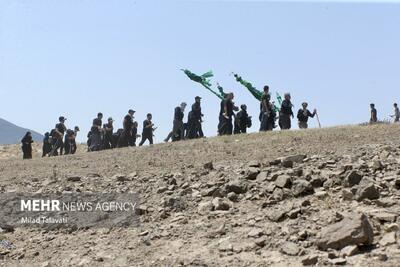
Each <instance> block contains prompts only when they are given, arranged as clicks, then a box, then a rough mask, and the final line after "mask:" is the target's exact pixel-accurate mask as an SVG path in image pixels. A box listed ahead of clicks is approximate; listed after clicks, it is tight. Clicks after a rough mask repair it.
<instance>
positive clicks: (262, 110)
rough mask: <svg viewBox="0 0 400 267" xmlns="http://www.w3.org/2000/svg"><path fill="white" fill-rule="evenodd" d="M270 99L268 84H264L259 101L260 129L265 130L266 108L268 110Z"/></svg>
mask: <svg viewBox="0 0 400 267" xmlns="http://www.w3.org/2000/svg"><path fill="white" fill-rule="evenodd" d="M270 101H271V95H270V93H269V86H268V85H266V86H264V92H263V95H262V96H261V102H260V116H259V119H260V123H261V124H260V131H266V130H267V129H266V125H267V120H268V115H269V114H268V110H269V105H270Z"/></svg>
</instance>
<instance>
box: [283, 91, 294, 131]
mask: <svg viewBox="0 0 400 267" xmlns="http://www.w3.org/2000/svg"><path fill="white" fill-rule="evenodd" d="M292 108H293V104H292V102H291V96H290V94H289V93H286V94H285V99H284V100H283V101H282V106H281V111H280V113H279V126H280V127H281V129H282V130H289V129H290V128H292V124H291V118H290V117H292V118H294V114H293V110H292Z"/></svg>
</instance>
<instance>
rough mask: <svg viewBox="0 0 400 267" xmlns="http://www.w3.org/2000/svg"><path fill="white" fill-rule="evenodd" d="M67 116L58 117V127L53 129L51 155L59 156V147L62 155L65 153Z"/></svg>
mask: <svg viewBox="0 0 400 267" xmlns="http://www.w3.org/2000/svg"><path fill="white" fill-rule="evenodd" d="M66 120H67V118H65V117H63V116H61V117H59V118H58V121H59V123H57V124H56V127H55V128H54V129H53V130H52V131H51V133H50V135H51V137H52V150H51V152H50V156H57V155H58V149H60V155H62V154H63V150H64V143H63V139H64V133H65V132H66V131H67V127H66V126H65V121H66Z"/></svg>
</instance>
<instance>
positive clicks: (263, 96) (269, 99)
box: [260, 93, 271, 111]
mask: <svg viewBox="0 0 400 267" xmlns="http://www.w3.org/2000/svg"><path fill="white" fill-rule="evenodd" d="M264 101H265V102H266V103H267V105H268V103H269V102H270V101H271V95H270V94H269V93H268V94H263V95H262V97H261V103H260V110H261V111H266V110H263V102H264Z"/></svg>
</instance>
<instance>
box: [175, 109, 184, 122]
mask: <svg viewBox="0 0 400 267" xmlns="http://www.w3.org/2000/svg"><path fill="white" fill-rule="evenodd" d="M184 116H185V114H183V112H182V109H181V107H176V108H175V114H174V120H177V121H183V117H184Z"/></svg>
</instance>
